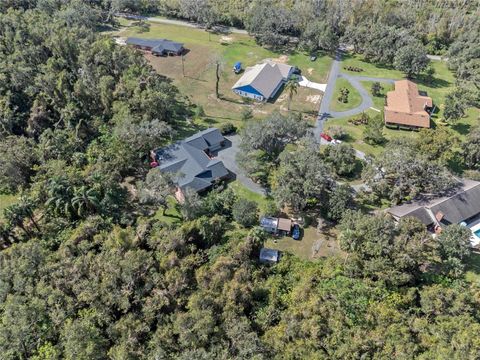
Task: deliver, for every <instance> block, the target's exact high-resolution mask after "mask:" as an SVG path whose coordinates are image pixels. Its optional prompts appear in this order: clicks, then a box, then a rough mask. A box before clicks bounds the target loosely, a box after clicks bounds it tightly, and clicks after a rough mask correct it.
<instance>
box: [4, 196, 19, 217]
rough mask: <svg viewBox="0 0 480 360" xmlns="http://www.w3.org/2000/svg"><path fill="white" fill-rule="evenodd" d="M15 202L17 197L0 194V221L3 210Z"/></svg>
mask: <svg viewBox="0 0 480 360" xmlns="http://www.w3.org/2000/svg"><path fill="white" fill-rule="evenodd" d="M16 201H17V195H10V194H0V220H1V219H3V210H5V208H7V207H8V206H10V205H12V204H14V203H15V202H16Z"/></svg>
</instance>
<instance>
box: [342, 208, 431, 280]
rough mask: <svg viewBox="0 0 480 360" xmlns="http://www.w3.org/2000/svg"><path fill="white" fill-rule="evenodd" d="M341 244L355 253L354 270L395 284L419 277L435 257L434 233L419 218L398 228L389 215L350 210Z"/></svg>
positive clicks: (343, 221)
mask: <svg viewBox="0 0 480 360" xmlns="http://www.w3.org/2000/svg"><path fill="white" fill-rule="evenodd" d="M340 231H341V233H340V237H339V241H340V247H341V249H342V250H344V251H347V252H349V253H350V254H351V255H352V258H351V259H350V261H349V263H350V265H349V268H350V269H351V271H352V272H353V273H357V274H361V275H362V276H367V277H370V278H372V279H378V280H383V281H386V282H387V283H390V284H392V285H394V286H396V285H402V284H408V283H409V282H412V281H413V280H414V279H418V278H419V277H420V276H421V274H422V268H424V267H425V266H426V265H427V264H428V262H429V260H430V257H431V256H432V251H433V250H432V247H431V246H430V245H429V242H428V240H429V238H430V235H429V234H427V232H426V231H425V228H424V226H423V225H422V224H421V223H420V222H419V221H418V220H415V219H410V218H409V219H407V220H405V221H402V222H401V223H400V224H399V226H398V227H396V226H395V223H394V221H393V219H391V218H389V217H387V216H370V215H363V214H361V213H360V212H352V211H350V212H347V213H345V214H344V216H343V219H342V221H341V223H340Z"/></svg>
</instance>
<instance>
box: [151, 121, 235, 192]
mask: <svg viewBox="0 0 480 360" xmlns="http://www.w3.org/2000/svg"><path fill="white" fill-rule="evenodd" d="M217 132H218V134H220V132H219V131H218V129H215V128H212V129H207V130H205V131H203V132H200V133H198V134H195V135H193V136H191V137H189V138H187V139H185V140H182V141H180V142H177V143H174V144H172V145H170V146H167V147H165V148H162V149H158V150H157V151H156V157H157V161H158V163H159V168H160V170H162V171H168V172H172V173H175V174H176V179H175V181H176V182H177V184H178V186H179V187H180V188H182V189H185V188H187V187H188V188H192V189H194V190H196V191H200V190H203V189H206V188H208V187H209V186H210V185H211V184H212V182H213V181H215V180H216V179H220V178H223V177H225V176H227V175H228V170H227V169H226V168H225V166H224V164H223V162H222V161H220V160H218V159H212V158H210V157H209V156H208V155H207V154H206V153H205V150H206V149H208V147H209V146H210V145H216V144H218V143H220V142H221V141H223V140H224V138H223V136H222V135H221V134H220V137H218V136H217V135H215V133H217ZM204 136H207V138H208V139H209V140H210V141H213V140H215V141H217V142H214V143H209V141H207V140H205V137H204Z"/></svg>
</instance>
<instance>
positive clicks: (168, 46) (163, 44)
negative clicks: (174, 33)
mask: <svg viewBox="0 0 480 360" xmlns="http://www.w3.org/2000/svg"><path fill="white" fill-rule="evenodd" d="M126 43H127V44H128V45H137V46H144V47H149V48H152V51H154V52H162V51H163V50H167V51H173V52H178V51H180V50H181V49H182V48H183V44H181V43H178V42H175V41H171V40H167V39H141V38H135V37H129V38H127V41H126Z"/></svg>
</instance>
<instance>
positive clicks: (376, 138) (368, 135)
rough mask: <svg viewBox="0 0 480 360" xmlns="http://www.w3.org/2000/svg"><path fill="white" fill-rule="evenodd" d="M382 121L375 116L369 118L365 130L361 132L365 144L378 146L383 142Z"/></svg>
mask: <svg viewBox="0 0 480 360" xmlns="http://www.w3.org/2000/svg"><path fill="white" fill-rule="evenodd" d="M383 125H384V123H383V119H382V117H381V116H379V115H377V116H374V117H373V118H370V119H369V121H368V123H367V125H366V126H365V129H364V130H363V139H364V140H365V142H366V143H367V144H371V145H379V144H382V143H384V142H385V140H386V139H385V136H384V135H383Z"/></svg>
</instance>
